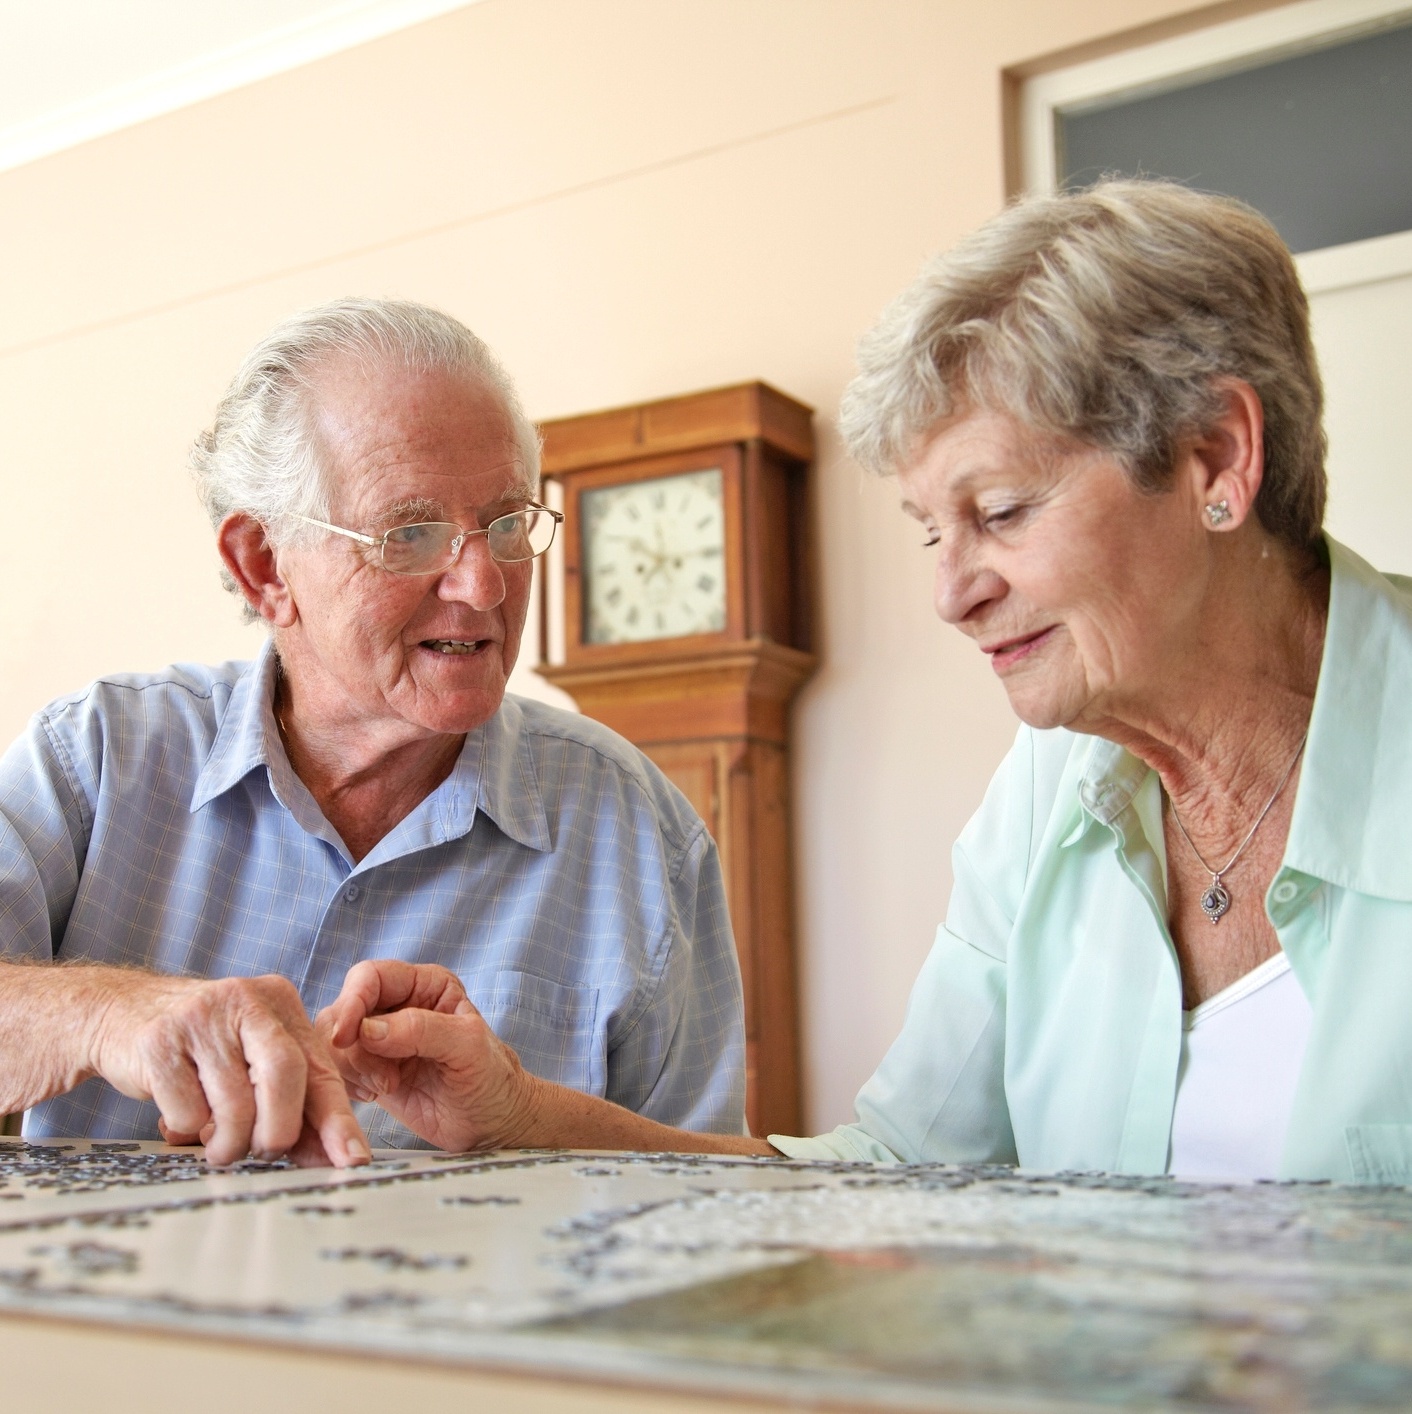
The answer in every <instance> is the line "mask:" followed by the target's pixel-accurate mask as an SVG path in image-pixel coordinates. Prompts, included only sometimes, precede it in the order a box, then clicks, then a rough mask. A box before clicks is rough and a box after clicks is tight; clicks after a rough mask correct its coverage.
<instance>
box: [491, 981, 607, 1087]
mask: <svg viewBox="0 0 1412 1414" xmlns="http://www.w3.org/2000/svg"><path fill="white" fill-rule="evenodd" d="M467 990H468V992H469V993H470V997H471V1000H472V1001H473V1002H474V1003H475V1004H476V1006H477V1007H478V1008H479V1009H480V1013H481V1015H482V1016H483V1017H485V1019H486V1021H487V1022H489V1024H490V1029H491V1030H492V1031H494V1032H495V1034H496V1035H497V1036H498V1037H499V1038H500V1039H501V1040H502V1041H504V1042H505V1044H506V1045H508V1046H513V1047H514V1048H515V1053H516V1054H517V1055H518V1056H519V1058H520V1061H521V1063H522V1064H523V1065H524V1067H525V1069H526V1070H528V1071H529V1072H530V1073H531V1074H532V1075H537V1076H539V1077H540V1079H541V1080H552V1081H554V1082H555V1083H556V1084H558V1085H567V1086H569V1087H570V1088H571V1089H573V1090H582V1091H585V1092H587V1093H588V1094H592V1095H601V1094H603V1092H604V1088H605V1086H606V1083H607V1056H606V1047H605V1045H604V1044H603V1042H602V1040H601V1038H600V1037H599V1035H598V988H597V987H576V986H566V985H565V984H564V983H563V982H552V981H550V980H549V978H547V977H538V976H536V975H535V974H534V973H533V972H518V971H515V970H514V969H513V968H502V969H501V970H500V971H498V972H495V973H492V974H491V975H490V976H489V977H487V978H484V979H479V978H477V979H473V980H471V981H470V982H469V983H468V986H467Z"/></svg>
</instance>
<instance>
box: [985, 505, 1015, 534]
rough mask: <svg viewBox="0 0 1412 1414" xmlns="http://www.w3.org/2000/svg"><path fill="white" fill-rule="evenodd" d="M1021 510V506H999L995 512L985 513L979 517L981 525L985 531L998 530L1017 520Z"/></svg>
mask: <svg viewBox="0 0 1412 1414" xmlns="http://www.w3.org/2000/svg"><path fill="white" fill-rule="evenodd" d="M1023 509H1024V507H1023V506H1001V507H999V509H997V510H993V511H985V512H983V513H982V515H981V524H982V525H983V526H984V527H985V528H986V529H987V530H998V529H1000V527H1002V526H1005V525H1009V524H1011V523H1012V522H1013V521H1015V520H1018V519H1019V516H1020V512H1021V511H1022V510H1023Z"/></svg>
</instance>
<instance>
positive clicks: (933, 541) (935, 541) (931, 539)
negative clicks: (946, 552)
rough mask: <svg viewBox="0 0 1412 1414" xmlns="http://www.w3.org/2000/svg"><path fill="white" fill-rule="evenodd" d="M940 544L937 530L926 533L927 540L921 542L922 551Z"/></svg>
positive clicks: (939, 535) (939, 533)
mask: <svg viewBox="0 0 1412 1414" xmlns="http://www.w3.org/2000/svg"><path fill="white" fill-rule="evenodd" d="M940 544H941V532H940V531H937V530H929V531H927V538H926V539H925V540H923V541H922V549H924V550H930V549H931V547H932V546H933V545H940Z"/></svg>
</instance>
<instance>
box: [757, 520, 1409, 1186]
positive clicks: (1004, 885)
mask: <svg viewBox="0 0 1412 1414" xmlns="http://www.w3.org/2000/svg"><path fill="white" fill-rule="evenodd" d="M1329 550H1330V555H1331V559H1332V585H1331V591H1330V601H1329V621H1328V629H1327V633H1326V636H1325V641H1324V654H1323V660H1322V662H1321V664H1320V669H1319V682H1318V688H1317V691H1316V694H1315V698H1314V711H1313V716H1312V719H1311V721H1310V725H1309V740H1308V745H1307V746H1306V748H1305V755H1304V763H1303V766H1302V768H1301V772H1300V778H1299V786H1298V791H1297V794H1296V797H1295V804H1294V815H1293V818H1292V820H1291V824H1290V832H1289V840H1288V843H1287V845H1286V848H1285V855H1284V859H1283V861H1282V863H1281V865H1280V868H1279V871H1278V872H1277V873H1276V875H1275V877H1274V879H1273V880H1272V882H1271V884H1270V889H1269V892H1268V893H1267V894H1266V896H1265V910H1266V912H1267V914H1268V915H1269V918H1270V921H1271V923H1272V924H1273V925H1274V927H1275V931H1276V933H1277V934H1278V936H1279V940H1280V946H1281V947H1282V948H1283V949H1284V951H1285V953H1286V954H1287V955H1288V957H1289V960H1290V966H1291V969H1292V971H1293V972H1294V974H1295V976H1296V977H1297V978H1298V980H1299V984H1300V986H1301V987H1302V988H1303V989H1304V992H1305V994H1306V995H1307V996H1308V998H1309V1001H1310V1005H1311V1007H1312V1009H1313V1013H1314V1020H1313V1027H1312V1030H1311V1032H1310V1036H1309V1042H1308V1047H1307V1049H1306V1051H1305V1055H1304V1062H1303V1067H1302V1070H1301V1072H1300V1076H1299V1082H1298V1087H1297V1090H1296V1093H1295V1100H1294V1108H1293V1112H1292V1114H1291V1118H1290V1124H1289V1132H1288V1134H1287V1136H1286V1139H1285V1147H1284V1155H1283V1159H1282V1162H1281V1175H1282V1176H1283V1177H1288V1178H1329V1179H1339V1180H1352V1181H1364V1182H1394V1183H1400V1182H1412V579H1404V578H1402V577H1400V576H1399V577H1392V576H1383V575H1380V574H1378V573H1377V572H1376V571H1375V570H1373V569H1372V568H1370V567H1369V566H1368V565H1367V564H1365V563H1364V562H1363V561H1362V560H1360V559H1359V558H1358V557H1357V556H1356V555H1354V554H1352V553H1351V552H1350V551H1348V550H1346V549H1344V548H1343V547H1342V546H1340V545H1338V544H1335V543H1334V542H1332V541H1330V542H1329ZM1161 806H1162V796H1161V787H1160V784H1159V781H1158V778H1157V775H1156V773H1155V772H1154V771H1152V770H1150V769H1149V768H1148V767H1147V766H1146V765H1144V764H1143V763H1142V762H1141V761H1139V760H1138V759H1137V758H1136V757H1134V756H1132V755H1131V754H1130V753H1128V752H1127V751H1126V750H1124V749H1123V748H1121V747H1118V746H1116V745H1114V744H1113V743H1111V742H1108V741H1105V740H1103V739H1101V738H1097V737H1085V736H1077V735H1074V734H1073V733H1070V732H1066V731H1034V730H1032V729H1030V728H1028V727H1025V728H1022V729H1021V731H1020V734H1019V737H1018V739H1017V740H1016V742H1015V745H1014V748H1013V749H1012V750H1011V752H1010V754H1009V755H1008V756H1007V757H1006V759H1005V761H1004V762H1003V763H1002V765H1001V767H1000V769H999V771H997V773H996V775H995V778H994V779H993V781H992V782H991V785H990V788H989V790H988V791H987V792H986V796H985V800H984V802H983V804H982V805H981V808H980V810H979V811H978V812H977V813H976V815H975V816H974V818H973V819H972V820H971V821H970V823H969V824H968V825H967V826H966V829H965V830H964V831H963V832H962V835H961V837H960V839H959V841H958V842H957V844H956V847H955V850H954V852H953V856H952V858H953V863H954V867H955V878H956V882H955V888H954V891H953V893H952V896H951V902H950V906H949V908H948V911H947V916H946V922H945V923H944V924H943V925H942V926H941V927H940V928H939V929H938V930H937V936H936V943H935V945H934V946H933V948H932V951H931V954H930V956H929V957H928V959H927V961H926V963H925V965H924V966H923V968H922V972H921V975H920V976H919V977H918V979H917V983H916V986H915V988H914V989H913V992H912V998H911V1001H910V1003H909V1005H908V1010H907V1018H906V1021H905V1023H904V1024H903V1028H902V1032H901V1034H900V1035H899V1036H898V1038H897V1040H896V1041H895V1042H894V1043H893V1046H892V1048H891V1049H890V1050H889V1051H888V1053H887V1055H886V1056H885V1057H884V1059H883V1062H882V1064H881V1065H880V1066H879V1067H878V1070H877V1073H876V1074H875V1075H874V1076H873V1078H872V1079H871V1080H869V1081H868V1083H867V1084H866V1085H865V1086H864V1087H863V1090H862V1091H861V1092H860V1094H859V1096H858V1101H857V1118H856V1122H855V1123H853V1124H845V1125H840V1126H839V1127H838V1128H837V1129H835V1130H834V1131H833V1132H832V1133H831V1134H826V1135H822V1136H820V1137H818V1138H815V1139H792V1138H786V1137H783V1136H775V1135H772V1136H771V1137H770V1138H771V1142H772V1143H773V1144H775V1145H776V1146H777V1147H778V1148H780V1149H782V1150H783V1151H784V1152H785V1153H786V1154H789V1155H791V1156H794V1157H798V1158H845V1159H872V1160H879V1161H884V1162H891V1161H895V1160H903V1161H905V1162H909V1163H910V1162H925V1161H950V1162H992V1163H1011V1164H1013V1163H1019V1164H1022V1165H1024V1166H1025V1167H1027V1168H1038V1169H1050V1170H1054V1169H1103V1170H1109V1171H1116V1172H1122V1173H1151V1174H1157V1173H1163V1172H1165V1171H1166V1168H1167V1162H1168V1149H1169V1145H1170V1141H1171V1132H1172V1111H1173V1106H1174V1103H1175V1099H1176V1090H1177V1066H1178V1060H1179V1057H1180V1054H1181V1026H1182V993H1181V977H1180V975H1179V970H1178V966H1177V957H1176V952H1175V950H1174V948H1173V946H1172V939H1171V935H1170V933H1169V931H1168V928H1167V921H1166V920H1167V903H1166V868H1167V865H1166V852H1165V848H1164V844H1163V835H1162V817H1161ZM1238 882H1239V880H1238V879H1237V880H1236V883H1237V884H1238Z"/></svg>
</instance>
